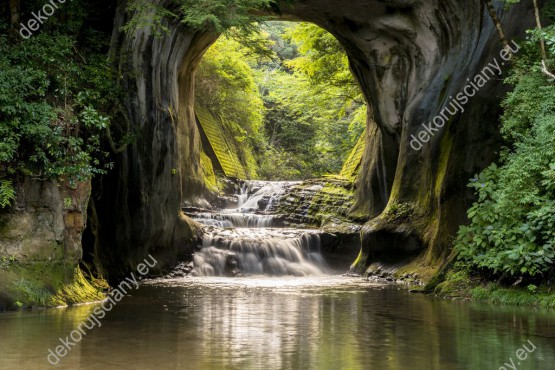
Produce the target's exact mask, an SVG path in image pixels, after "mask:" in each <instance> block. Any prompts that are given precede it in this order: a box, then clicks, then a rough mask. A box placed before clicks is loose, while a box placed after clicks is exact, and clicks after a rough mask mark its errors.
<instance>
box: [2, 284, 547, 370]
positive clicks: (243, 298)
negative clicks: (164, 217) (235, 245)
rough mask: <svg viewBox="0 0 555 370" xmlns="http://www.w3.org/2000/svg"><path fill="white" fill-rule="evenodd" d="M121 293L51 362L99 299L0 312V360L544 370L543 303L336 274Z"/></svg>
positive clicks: (69, 364)
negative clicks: (538, 306)
mask: <svg viewBox="0 0 555 370" xmlns="http://www.w3.org/2000/svg"><path fill="white" fill-rule="evenodd" d="M129 293H130V294H129V295H127V296H126V297H125V298H124V299H123V300H121V302H119V303H118V304H117V305H116V306H115V307H114V308H113V309H112V310H111V311H110V312H107V313H106V316H105V317H104V318H103V319H101V320H100V321H99V324H100V326H98V325H97V326H95V327H94V328H92V329H90V330H87V329H86V328H85V335H83V336H82V340H81V341H80V342H78V343H68V344H67V346H70V348H71V349H70V350H69V351H67V352H68V353H67V354H66V355H65V357H61V358H59V362H58V364H56V365H51V364H50V363H49V362H48V360H47V356H48V354H49V352H48V350H49V349H52V350H55V348H56V346H58V345H60V344H61V342H60V339H59V338H62V340H65V339H66V337H67V336H68V335H69V334H70V333H71V332H72V331H73V330H74V329H75V328H76V327H77V326H78V325H79V324H80V323H81V322H83V321H85V320H87V318H88V317H89V315H90V314H91V313H93V312H94V310H95V308H98V307H100V303H94V304H89V305H82V306H77V307H70V308H58V309H48V310H35V311H23V312H10V313H2V314H0V369H49V368H52V369H54V368H59V369H102V370H107V369H155V370H162V369H192V370H196V369H199V370H203V369H268V370H270V369H271V370H273V369H369V370H401V369H403V370H404V369H407V370H408V369H410V370H413V369H416V370H420V369H422V370H435V369H437V370H450V369H452V370H455V369H457V370H458V369H469V370H482V369H484V370H488V369H491V370H497V369H512V368H515V369H540V370H541V369H546V370H547V369H555V312H554V311H545V310H534V309H531V308H518V307H512V306H501V305H490V304H483V303H477V302H465V301H447V300H442V299H437V298H433V297H429V296H424V295H419V294H411V293H409V292H407V291H406V288H405V287H398V286H393V285H384V284H380V283H375V282H371V281H367V280H364V279H361V278H352V277H344V276H325V277H307V278H298V277H279V278H274V277H260V278H258V277H245V278H222V277H218V278H216V277H214V278H210V277H198V278H182V279H174V280H168V279H157V280H149V281H145V282H143V284H142V285H141V286H140V288H139V289H138V290H133V291H131V292H129ZM70 341H71V339H70ZM66 343H67V342H66ZM72 344H73V345H72ZM50 359H51V360H53V361H54V362H56V361H55V359H54V358H53V357H51V358H50Z"/></svg>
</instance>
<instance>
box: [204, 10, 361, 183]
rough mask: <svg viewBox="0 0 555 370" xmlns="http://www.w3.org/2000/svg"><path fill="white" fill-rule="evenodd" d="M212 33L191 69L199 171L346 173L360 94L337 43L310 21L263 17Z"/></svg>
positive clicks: (355, 162)
mask: <svg viewBox="0 0 555 370" xmlns="http://www.w3.org/2000/svg"><path fill="white" fill-rule="evenodd" d="M253 28H254V31H252V30H249V31H248V32H246V31H241V30H238V29H231V30H230V31H228V32H226V33H225V34H223V35H221V36H219V37H218V38H217V40H216V41H215V42H213V43H212V44H211V45H209V47H208V48H207V50H206V52H205V53H203V55H202V59H201V60H200V63H199V64H198V66H196V67H195V81H194V91H195V94H194V112H195V121H196V125H197V128H198V130H199V134H200V140H201V143H202V149H201V153H200V155H201V161H200V164H201V169H202V173H203V176H204V180H205V183H206V184H207V186H208V187H209V188H210V187H212V189H211V190H213V188H214V185H215V184H216V178H238V179H244V180H247V179H250V180H253V179H260V180H304V179H308V178H319V177H322V176H329V175H334V176H340V177H343V178H348V179H350V180H354V178H355V177H356V174H357V172H358V169H359V167H360V164H361V161H362V156H363V153H364V144H365V140H364V137H365V129H366V123H367V111H368V109H367V108H368V107H367V102H366V99H365V97H364V95H363V93H362V91H361V89H360V86H359V85H358V83H357V82H356V80H355V78H354V76H353V74H352V72H351V70H350V65H349V58H348V56H347V54H346V52H345V50H344V48H343V46H342V45H341V43H340V42H339V41H338V40H337V39H336V38H335V37H334V36H333V35H332V34H330V33H329V32H328V31H326V30H324V29H323V28H321V27H319V26H317V25H316V24H313V23H307V22H289V21H268V22H262V23H257V24H255V26H254V27H253Z"/></svg>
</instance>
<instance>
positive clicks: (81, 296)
mask: <svg viewBox="0 0 555 370" xmlns="http://www.w3.org/2000/svg"><path fill="white" fill-rule="evenodd" d="M108 288H109V285H108V283H107V282H106V281H105V280H103V279H94V278H91V277H89V276H86V274H85V273H83V271H82V270H81V269H80V268H79V267H78V266H77V267H73V266H72V267H69V266H64V265H62V264H48V263H45V262H43V263H34V264H21V263H19V262H18V261H17V260H11V261H10V260H2V261H0V312H2V311H8V310H18V309H26V308H49V307H58V306H69V305H73V304H79V303H89V302H95V301H99V300H103V299H105V298H106V296H105V294H104V291H107V290H108Z"/></svg>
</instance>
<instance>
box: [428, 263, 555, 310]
mask: <svg viewBox="0 0 555 370" xmlns="http://www.w3.org/2000/svg"><path fill="white" fill-rule="evenodd" d="M438 275H441V272H440V273H439V274H438ZM423 291H425V292H429V293H430V294H434V295H436V296H439V297H442V298H447V299H469V300H473V301H477V302H488V303H497V304H508V305H514V306H529V307H538V308H544V309H552V308H555V291H554V290H553V287H552V285H551V284H549V283H545V284H542V285H535V284H527V285H524V284H523V285H522V286H521V285H518V286H503V285H502V284H500V283H497V282H493V281H488V280H486V279H485V278H484V277H480V276H476V275H472V274H471V273H469V272H468V271H466V270H464V269H461V268H458V267H454V268H452V269H450V270H448V271H446V272H445V273H444V274H443V276H436V277H435V278H434V279H432V280H430V281H429V282H428V284H427V285H426V286H425V287H424V288H423Z"/></svg>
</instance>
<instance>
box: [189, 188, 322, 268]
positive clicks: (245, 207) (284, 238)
mask: <svg viewBox="0 0 555 370" xmlns="http://www.w3.org/2000/svg"><path fill="white" fill-rule="evenodd" d="M296 184H298V183H297V182H262V181H253V182H245V183H243V184H242V186H241V187H240V188H239V193H238V194H236V197H237V208H234V209H223V210H219V211H216V212H198V213H195V214H191V217H192V218H193V219H195V220H196V221H197V222H199V223H201V224H204V225H207V226H206V227H205V228H204V232H205V234H204V237H203V243H202V247H201V248H200V250H199V251H198V252H196V253H195V255H194V257H193V264H194V267H193V270H192V274H193V275H195V276H238V275H261V274H264V275H294V276H306V275H322V274H325V273H326V271H327V267H326V263H325V261H324V259H323V257H322V254H321V246H322V242H321V238H320V235H319V231H318V230H303V229H290V228H287V229H285V228H275V227H274V228H272V226H275V225H274V223H275V222H274V221H275V220H276V217H275V215H274V214H272V212H275V210H276V209H277V207H278V205H279V200H280V199H281V197H282V196H283V195H284V194H285V192H286V190H287V189H288V188H290V187H291V186H294V185H296ZM245 195H246V197H245Z"/></svg>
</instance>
